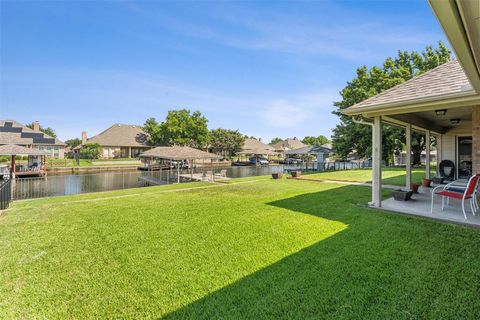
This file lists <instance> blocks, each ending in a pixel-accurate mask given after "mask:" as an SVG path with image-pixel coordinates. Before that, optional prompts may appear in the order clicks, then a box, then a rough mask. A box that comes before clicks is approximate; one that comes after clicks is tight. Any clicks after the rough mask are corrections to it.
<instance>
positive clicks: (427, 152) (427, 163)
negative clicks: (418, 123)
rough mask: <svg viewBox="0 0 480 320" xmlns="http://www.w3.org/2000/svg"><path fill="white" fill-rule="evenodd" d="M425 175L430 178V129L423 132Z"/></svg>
mask: <svg viewBox="0 0 480 320" xmlns="http://www.w3.org/2000/svg"><path fill="white" fill-rule="evenodd" d="M425 177H426V178H427V179H430V131H429V130H427V132H425Z"/></svg>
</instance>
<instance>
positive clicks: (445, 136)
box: [344, 0, 480, 207]
mask: <svg viewBox="0 0 480 320" xmlns="http://www.w3.org/2000/svg"><path fill="white" fill-rule="evenodd" d="M429 2H430V5H431V7H432V9H433V11H434V13H435V15H436V16H437V19H438V21H439V22H440V24H441V26H442V27H443V30H444V31H445V34H446V36H447V38H448V40H449V42H450V44H451V45H452V48H453V50H454V52H455V55H456V60H454V61H451V62H448V63H445V64H443V65H441V66H438V67H437V68H435V69H433V70H430V71H428V72H425V73H423V74H422V75H419V76H417V77H415V78H413V79H411V80H409V81H407V82H405V83H402V84H399V85H397V86H395V87H393V88H391V89H389V90H387V91H384V92H382V93H380V94H378V95H376V96H374V97H371V98H369V99H367V100H365V101H363V102H360V103H358V104H356V105H354V106H351V107H349V108H347V109H346V110H344V113H345V114H346V115H350V116H352V117H353V119H354V121H356V122H358V123H363V124H365V125H370V126H372V128H373V135H372V136H373V139H372V150H373V177H372V182H373V186H372V205H373V206H376V207H381V206H382V191H381V190H382V166H381V160H382V124H389V125H394V126H399V127H401V128H404V130H405V132H406V137H407V139H406V151H407V152H406V157H407V160H406V174H407V179H406V188H408V189H410V187H411V184H412V174H411V162H412V161H411V148H412V146H411V134H412V131H417V132H421V133H423V134H424V135H425V136H426V140H427V141H428V139H429V138H430V136H432V135H433V136H435V137H436V139H437V161H441V160H450V161H452V162H453V163H454V164H455V169H454V170H455V177H456V178H468V177H469V176H471V175H473V174H476V173H480V94H479V93H480V31H479V29H478V18H479V11H480V7H479V6H478V1H467V0H448V1H447V0H445V1H434V0H430V1H429ZM425 165H426V169H427V170H426V172H427V173H426V177H427V178H429V177H430V173H429V171H430V150H429V145H428V144H427V150H426V161H425ZM437 170H438V166H437ZM417 203H419V202H418V201H417Z"/></svg>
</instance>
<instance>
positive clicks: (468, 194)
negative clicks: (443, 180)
mask: <svg viewBox="0 0 480 320" xmlns="http://www.w3.org/2000/svg"><path fill="white" fill-rule="evenodd" d="M479 178H480V174H477V175H475V176H472V177H471V178H470V179H469V180H468V184H467V188H465V191H464V192H463V193H460V192H455V191H449V190H448V187H449V185H448V184H447V185H446V186H438V187H436V188H435V189H433V191H432V206H431V209H430V213H432V214H433V198H434V197H435V195H439V196H442V211H443V209H444V208H445V198H447V199H449V198H452V199H458V200H461V201H462V211H463V216H464V217H465V219H467V213H466V211H465V201H466V200H470V209H471V210H472V213H473V215H475V207H474V199H473V197H474V196H475V194H476V193H475V190H476V188H477V183H478V179H479ZM439 188H442V190H441V191H439V192H437V191H436V190H437V189H439Z"/></svg>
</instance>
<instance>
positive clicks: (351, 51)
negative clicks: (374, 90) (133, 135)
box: [0, 1, 446, 141]
mask: <svg viewBox="0 0 480 320" xmlns="http://www.w3.org/2000/svg"><path fill="white" fill-rule="evenodd" d="M0 6H1V13H0V15H1V16H0V27H1V29H0V32H1V33H0V36H1V37H0V41H1V42H0V45H1V46H0V50H1V51H0V52H1V61H0V67H1V69H0V77H1V78H0V88H1V89H0V90H1V92H0V118H2V119H15V120H18V121H20V122H23V123H26V122H31V121H33V120H39V121H40V122H41V124H42V125H44V126H51V127H53V128H54V129H55V130H56V132H57V134H58V136H59V137H60V138H61V139H68V138H73V137H80V132H81V131H82V130H86V131H87V132H88V134H89V136H91V135H94V134H97V133H99V132H100V131H102V130H103V129H105V128H107V127H109V126H110V125H112V124H113V123H131V124H143V122H144V121H145V119H147V118H148V117H156V118H157V119H158V120H163V119H164V117H165V115H166V113H167V111H168V110H172V109H179V108H188V109H191V110H200V111H201V112H202V113H203V114H204V115H205V116H206V117H207V118H208V119H209V127H210V128H218V127H223V128H231V129H239V130H240V131H241V132H242V133H245V134H248V135H253V136H257V137H261V138H263V140H264V141H265V140H266V141H269V140H270V139H271V138H272V137H275V136H280V137H284V138H285V137H293V136H296V137H303V136H306V135H319V134H324V135H326V136H330V134H331V130H332V129H333V128H334V127H335V125H336V124H337V122H338V120H337V117H336V116H334V115H332V114H331V111H332V110H334V107H333V103H332V102H333V101H335V100H338V99H339V96H338V92H339V91H340V89H341V88H342V87H343V86H344V85H345V83H346V82H347V81H348V80H350V79H351V78H352V77H353V76H354V75H355V69H356V68H357V67H358V66H361V65H367V66H372V65H375V64H380V63H381V62H382V61H383V60H384V59H385V58H386V57H387V56H392V55H395V53H396V51H397V50H398V49H402V50H421V49H423V48H424V47H425V46H426V45H428V44H436V42H437V41H438V40H442V41H444V42H446V39H445V37H444V35H443V33H442V31H441V29H440V26H439V25H438V23H437V21H436V20H435V17H434V15H433V13H432V12H431V9H430V7H429V6H428V3H427V2H426V1H398V2H394V1H369V2H366V1H281V2H278V1H276V2H273V1H257V2H253V1H252V2H251V1H241V2H235V1H229V2H219V1H218V2H215V1H157V2H153V1H152V2H145V1H142V2H127V1H98V2H95V1H78V2H77V1H63V2H62V1H52V2H45V1H32V2H26V1H21V2H17V1H1V4H0Z"/></svg>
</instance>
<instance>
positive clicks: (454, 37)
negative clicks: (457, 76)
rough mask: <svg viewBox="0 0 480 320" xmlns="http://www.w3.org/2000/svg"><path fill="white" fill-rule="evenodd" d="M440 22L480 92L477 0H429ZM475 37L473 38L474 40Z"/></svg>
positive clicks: (473, 83)
mask: <svg viewBox="0 0 480 320" xmlns="http://www.w3.org/2000/svg"><path fill="white" fill-rule="evenodd" d="M428 2H429V3H430V7H431V8H432V10H433V12H434V13H435V16H436V17H437V20H438V22H439V23H440V25H441V26H442V29H443V31H444V33H445V35H446V36H447V39H448V41H449V42H450V44H451V45H452V47H453V51H454V52H455V55H456V57H457V59H458V60H459V61H460V64H461V65H462V68H463V70H464V71H465V74H466V75H467V77H468V79H469V80H470V83H471V84H472V87H473V88H474V89H475V91H476V92H478V93H480V65H479V64H480V43H478V41H476V40H475V39H478V33H479V31H478V29H477V27H476V26H475V21H474V19H475V16H473V15H472V12H476V13H475V14H478V8H475V7H474V6H475V5H477V6H478V2H477V1H465V0H429V1H428ZM475 10H476V11H475ZM472 39H473V40H472Z"/></svg>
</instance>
